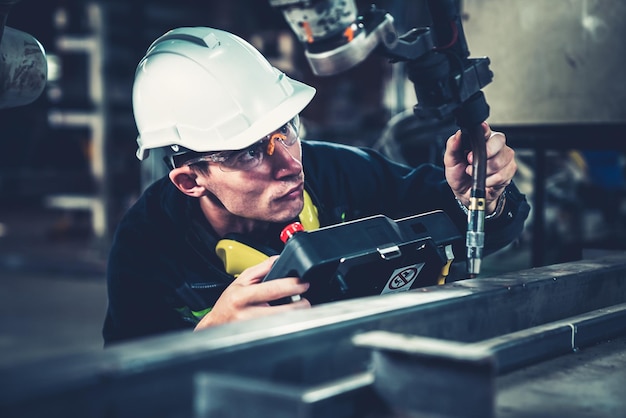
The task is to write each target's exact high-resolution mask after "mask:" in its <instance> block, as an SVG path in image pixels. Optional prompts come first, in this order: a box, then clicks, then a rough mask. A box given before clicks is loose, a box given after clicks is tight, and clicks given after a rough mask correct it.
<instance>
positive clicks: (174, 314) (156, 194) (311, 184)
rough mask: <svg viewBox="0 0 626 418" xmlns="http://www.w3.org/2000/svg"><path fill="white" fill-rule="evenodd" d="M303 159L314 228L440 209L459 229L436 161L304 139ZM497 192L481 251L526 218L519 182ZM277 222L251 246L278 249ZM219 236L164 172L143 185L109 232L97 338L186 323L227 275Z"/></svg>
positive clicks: (460, 217) (210, 301) (503, 240)
mask: <svg viewBox="0 0 626 418" xmlns="http://www.w3.org/2000/svg"><path fill="white" fill-rule="evenodd" d="M302 160H303V166H304V172H305V188H306V190H307V191H308V193H309V194H310V195H311V198H312V200H313V203H314V205H315V206H316V207H317V209H318V213H319V221H320V225H321V226H327V225H332V224H337V223H340V222H343V221H348V220H352V219H358V218H362V217H366V216H371V215H377V214H384V215H386V216H388V217H390V218H392V219H398V218H401V217H405V216H410V215H414V214H418V213H423V212H428V211H431V210H436V209H442V210H444V211H445V212H446V213H447V214H448V215H449V216H450V218H451V219H452V221H453V222H454V223H455V224H456V225H457V227H458V228H459V230H460V231H465V229H466V228H467V217H466V215H465V214H464V213H463V211H462V210H461V209H460V208H459V206H458V204H457V202H456V200H455V199H454V195H453V193H452V191H451V189H450V187H449V186H448V185H447V183H446V181H445V178H444V173H443V170H442V169H441V168H439V167H436V166H434V165H430V164H426V165H421V166H419V167H417V168H411V167H407V166H404V165H400V164H397V163H394V162H392V161H390V160H388V159H387V158H385V157H383V156H382V155H381V154H379V153H377V152H375V151H372V150H368V149H360V148H354V147H349V146H343V145H338V144H332V143H325V142H315V141H303V143H302ZM505 193H507V198H506V206H505V208H504V212H503V213H502V215H501V216H499V217H498V218H496V219H493V220H488V221H486V222H485V247H484V251H485V254H488V253H490V252H493V251H495V250H497V249H500V248H502V247H504V246H506V245H507V244H509V243H510V242H512V241H513V240H514V239H515V238H516V237H517V236H518V235H519V234H520V233H521V231H522V229H523V225H524V221H525V219H526V217H527V216H528V212H529V206H528V204H527V203H526V199H525V197H524V196H523V195H521V194H520V193H519V191H518V190H517V188H516V187H515V186H514V185H510V186H509V187H507V190H506V191H505ZM286 224H287V223H285V225H286ZM283 226H284V225H276V226H275V227H276V228H275V229H276V231H275V232H276V233H275V234H268V236H271V237H275V238H271V239H268V241H267V242H264V243H259V244H260V245H264V246H269V247H273V248H274V249H275V250H276V253H278V252H280V250H281V248H282V243H280V241H279V240H278V238H277V237H278V235H279V231H280V230H281V228H282V227H283ZM218 238H219V237H217V236H216V234H215V233H214V232H213V230H212V228H211V226H210V225H209V224H208V222H207V221H206V219H205V218H204V216H203V214H202V213H201V211H200V206H199V202H198V199H195V198H191V197H188V196H186V195H184V194H183V193H181V192H180V191H179V190H178V189H176V187H175V186H174V185H173V184H172V183H171V182H170V180H169V178H168V177H167V176H165V177H164V178H162V179H160V180H158V181H156V182H155V183H154V184H153V185H151V186H150V187H149V188H148V189H147V190H146V191H145V193H144V194H143V195H142V196H141V197H140V198H139V199H138V201H137V202H136V203H135V204H134V205H133V206H132V207H131V208H130V209H129V210H128V212H127V213H126V214H125V216H124V217H123V219H122V220H121V222H120V224H119V225H118V228H117V231H116V233H115V236H114V240H113V243H112V247H111V250H110V254H109V261H108V268H107V284H108V297H109V305H108V310H107V314H106V319H105V323H104V328H103V337H104V340H105V344H108V343H111V342H115V341H120V340H127V339H131V338H136V337H140V336H147V335H152V334H157V333H163V332H167V331H172V330H178V329H184V328H189V329H192V328H193V327H194V326H195V324H196V323H197V322H198V320H199V318H200V316H201V312H202V311H204V310H206V309H207V308H210V307H211V306H213V305H214V303H215V301H216V300H217V299H218V297H219V296H220V295H221V293H222V291H223V290H224V289H225V288H226V287H227V286H228V285H229V283H230V282H231V281H232V280H233V277H232V276H230V275H228V274H227V273H226V272H225V271H224V267H223V264H222V262H221V260H220V259H219V258H218V257H217V256H216V254H215V245H216V244H217V241H218ZM455 256H457V257H460V258H463V257H465V255H464V254H455ZM199 312H200V314H198V313H199Z"/></svg>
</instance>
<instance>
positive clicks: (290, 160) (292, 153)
mask: <svg viewBox="0 0 626 418" xmlns="http://www.w3.org/2000/svg"><path fill="white" fill-rule="evenodd" d="M299 145H300V144H298V143H296V144H294V145H292V146H290V147H289V146H287V145H285V144H284V143H283V142H282V141H276V142H275V147H274V152H273V153H272V155H271V156H270V157H269V159H270V160H271V161H272V167H273V168H274V170H275V171H276V172H277V173H279V174H282V175H292V174H296V173H300V171H301V170H302V162H301V161H300V146H299Z"/></svg>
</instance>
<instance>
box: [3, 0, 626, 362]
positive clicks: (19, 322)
mask: <svg viewBox="0 0 626 418" xmlns="http://www.w3.org/2000/svg"><path fill="white" fill-rule="evenodd" d="M13 3H14V4H13ZM356 3H357V5H358V6H359V9H360V10H365V9H366V8H367V7H369V5H370V3H371V2H368V1H361V0H359V1H357V2H356ZM0 4H2V5H3V6H2V7H5V4H7V5H10V6H11V7H10V10H9V12H8V18H7V21H6V26H8V27H11V28H15V29H18V30H21V31H24V32H26V33H28V34H31V35H32V36H34V37H35V38H36V39H37V40H38V41H39V42H40V43H41V44H42V46H43V48H44V49H45V52H46V58H47V62H48V81H47V84H46V87H45V90H44V92H43V93H42V94H41V96H40V97H39V98H38V99H36V100H35V101H34V102H32V103H30V104H28V105H25V106H18V107H11V108H3V109H0V147H1V148H0V149H1V152H0V354H2V355H1V356H0V359H1V360H0V365H9V364H16V363H27V362H29V361H31V360H34V359H41V358H48V357H49V358H53V357H54V356H55V355H58V354H63V353H68V352H72V351H82V350H99V349H101V345H102V342H101V338H100V329H101V325H102V320H103V317H104V310H105V308H106V293H105V292H106V290H105V283H104V275H105V268H106V267H105V266H106V256H107V251H108V245H109V243H110V239H111V236H112V234H113V232H114V230H115V227H116V225H117V222H118V221H119V219H120V217H121V216H122V215H123V214H124V212H125V210H126V209H127V208H128V207H129V206H130V205H131V204H132V203H133V201H134V200H135V199H136V198H137V197H138V196H139V194H140V193H141V192H142V190H143V189H144V188H145V187H146V186H147V185H148V184H149V183H150V182H151V181H153V180H155V179H156V178H157V177H158V176H159V175H161V174H163V173H164V172H163V168H164V167H161V166H160V161H155V160H156V159H154V158H152V159H149V160H148V161H147V162H144V163H142V164H143V165H141V164H140V163H139V161H138V160H137V159H136V158H135V150H136V143H135V138H136V128H135V125H134V121H133V116H132V107H131V89H132V82H133V77H134V71H135V67H136V64H137V63H138V61H139V60H140V59H141V57H142V56H143V54H144V53H145V51H146V49H147V47H148V46H149V45H150V43H151V42H152V41H153V40H154V39H156V38H157V37H158V36H160V35H161V34H163V33H165V32H166V31H167V30H169V29H172V28H175V27H179V26H214V27H218V28H221V29H224V30H228V31H231V32H234V33H236V34H238V35H240V36H242V37H243V38H245V39H248V40H250V41H251V42H252V43H253V44H254V45H255V46H257V47H258V48H259V49H260V50H261V51H262V52H263V53H264V54H265V55H266V56H267V57H268V58H269V59H270V60H271V61H272V63H273V64H274V65H275V66H276V67H278V68H280V69H281V70H283V71H284V72H286V73H287V74H289V75H290V76H292V77H293V78H296V79H300V80H302V81H304V82H306V83H308V84H311V85H313V86H315V87H316V88H317V91H318V93H317V95H316V97H315V99H314V100H313V102H312V103H311V105H310V106H309V107H307V108H306V109H305V110H304V111H303V113H302V115H301V116H302V120H303V126H304V129H305V137H306V138H315V139H322V140H328V141H334V142H341V143H347V144H355V145H364V146H370V147H374V148H377V149H379V150H380V151H382V152H384V153H386V154H388V155H389V156H391V157H392V158H394V159H397V160H398V161H403V162H406V163H408V164H412V165H417V164H419V163H421V162H432V163H435V164H440V163H441V155H442V154H441V153H442V147H443V143H444V141H445V139H447V137H448V136H449V135H450V134H451V133H453V132H454V130H455V126H454V124H453V123H450V122H449V121H421V120H417V119H416V118H415V117H414V115H413V112H412V108H413V106H414V105H415V104H416V98H415V93H414V91H413V86H412V84H411V83H410V82H408V80H407V77H406V74H405V72H404V71H405V70H404V67H403V64H402V63H390V62H388V60H387V59H385V58H384V57H381V56H377V55H376V54H372V55H371V56H370V57H368V59H367V60H366V61H364V62H363V63H361V64H360V65H359V66H358V67H356V68H353V69H351V70H349V71H347V72H345V73H342V74H339V75H334V76H326V77H317V76H315V75H313V74H312V72H311V70H310V69H309V67H308V65H307V63H306V61H305V58H304V55H303V49H302V46H301V45H300V44H299V43H298V41H297V39H296V38H295V35H294V34H293V33H292V32H291V30H290V29H289V27H288V25H287V24H286V23H285V20H284V18H283V16H282V15H281V14H280V12H279V11H277V10H274V9H272V8H271V7H270V5H269V2H267V1H261V0H230V1H219V0H177V1H172V0H151V1H147V0H134V1H122V0H107V1H96V0H46V1H44V0H21V1H14V2H12V1H8V2H0ZM461 4H462V10H463V25H464V28H465V34H466V37H467V41H468V44H469V48H470V51H471V55H472V56H488V57H489V58H490V60H491V69H492V70H493V72H494V80H493V82H492V83H491V84H490V85H489V86H487V87H486V88H485V90H484V91H485V95H486V98H487V102H488V103H489V105H490V107H491V116H490V119H489V122H490V123H491V125H492V126H493V127H494V128H495V129H498V130H502V131H504V132H505V133H506V134H507V138H508V141H509V144H510V145H511V146H513V147H514V148H515V149H516V151H517V157H518V162H519V172H518V174H517V177H516V179H515V181H516V182H517V184H518V186H519V187H520V189H521V190H522V191H523V192H524V193H525V194H526V195H527V197H528V199H529V202H530V203H531V207H532V212H531V218H530V219H529V221H528V224H527V228H526V231H525V232H524V234H523V235H522V236H521V237H520V239H519V240H518V242H516V243H514V244H513V245H511V246H510V247H508V248H506V249H504V250H503V251H502V254H500V255H499V256H496V257H492V258H487V259H486V260H485V266H486V267H485V269H486V272H485V275H489V274H500V273H507V272H513V271H517V270H522V269H530V268H535V267H542V266H548V265H552V264H556V263H563V262H569V261H574V260H579V259H580V258H581V257H582V254H583V252H584V251H587V250H591V249H594V250H626V180H625V179H626V168H625V167H626V139H625V138H624V128H625V127H626V83H624V82H623V68H624V67H625V66H626V43H624V41H623V40H624V39H626V26H625V25H624V24H623V21H624V18H626V3H624V2H623V1H621V0H524V1H521V0H463V1H461ZM376 5H377V6H378V7H380V8H383V9H385V10H387V11H389V12H390V13H391V14H392V16H394V19H395V24H396V28H397V29H398V31H399V32H400V33H403V32H405V31H407V30H409V29H411V28H413V27H421V26H427V25H428V24H429V21H428V14H427V13H426V11H425V7H426V5H425V2H424V1H393V0H381V1H378V2H376ZM0 74H2V73H0Z"/></svg>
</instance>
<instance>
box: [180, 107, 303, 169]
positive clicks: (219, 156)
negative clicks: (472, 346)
mask: <svg viewBox="0 0 626 418" xmlns="http://www.w3.org/2000/svg"><path fill="white" fill-rule="evenodd" d="M299 124H300V119H299V117H298V115H296V116H295V117H294V118H293V119H292V120H290V121H289V122H287V123H286V124H284V125H283V126H281V127H280V128H278V129H277V130H275V131H274V132H272V133H270V134H268V135H266V136H265V137H264V138H262V139H261V140H259V141H257V142H255V143H254V144H252V145H250V146H249V147H247V148H244V149H242V150H236V151H219V152H213V153H209V154H202V155H199V156H197V157H193V158H189V154H190V153H189V152H187V153H185V154H180V155H179V156H176V155H172V156H171V163H172V164H173V165H174V166H175V167H180V166H182V165H193V164H198V163H201V162H208V163H209V164H219V168H220V170H222V171H225V172H229V171H249V170H252V169H254V168H256V167H258V166H260V165H261V163H262V162H263V159H264V158H265V156H266V155H272V154H274V151H275V147H276V143H277V142H278V143H280V144H282V145H283V146H284V147H285V148H290V147H292V146H294V145H295V144H296V142H298V138H299V136H298V129H299ZM194 154H195V153H194ZM177 163H178V164H177Z"/></svg>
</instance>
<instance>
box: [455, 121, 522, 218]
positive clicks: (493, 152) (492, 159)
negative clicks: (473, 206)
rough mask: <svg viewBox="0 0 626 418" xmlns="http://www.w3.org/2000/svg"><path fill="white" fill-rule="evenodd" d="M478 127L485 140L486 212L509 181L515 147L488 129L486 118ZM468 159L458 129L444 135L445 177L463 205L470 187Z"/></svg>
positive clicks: (469, 154) (513, 162)
mask: <svg viewBox="0 0 626 418" xmlns="http://www.w3.org/2000/svg"><path fill="white" fill-rule="evenodd" d="M482 127H483V129H484V133H485V140H486V141H487V177H486V179H485V187H486V190H485V192H486V204H487V207H486V210H485V214H486V215H489V214H491V213H493V212H494V211H495V210H496V204H497V201H498V198H499V197H500V195H501V194H502V193H503V192H504V188H505V187H506V186H508V185H509V183H511V180H512V179H513V176H514V175H515V172H516V171H517V163H516V162H515V151H514V150H513V149H512V148H510V147H508V146H507V145H506V138H505V136H504V134H503V133H501V132H492V131H491V128H490V127H489V125H488V124H487V123H486V122H483V124H482ZM472 159H473V154H472V152H471V151H469V152H468V151H467V150H464V149H463V145H462V144H461V131H457V132H456V133H455V134H454V135H452V136H451V137H450V138H448V142H447V143H446V152H445V155H444V157H443V163H444V165H445V172H446V180H447V181H448V184H449V185H450V188H451V189H452V191H453V192H454V195H455V196H456V197H457V199H459V200H460V201H461V202H462V203H463V204H464V205H465V206H468V205H469V201H470V192H471V188H472Z"/></svg>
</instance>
